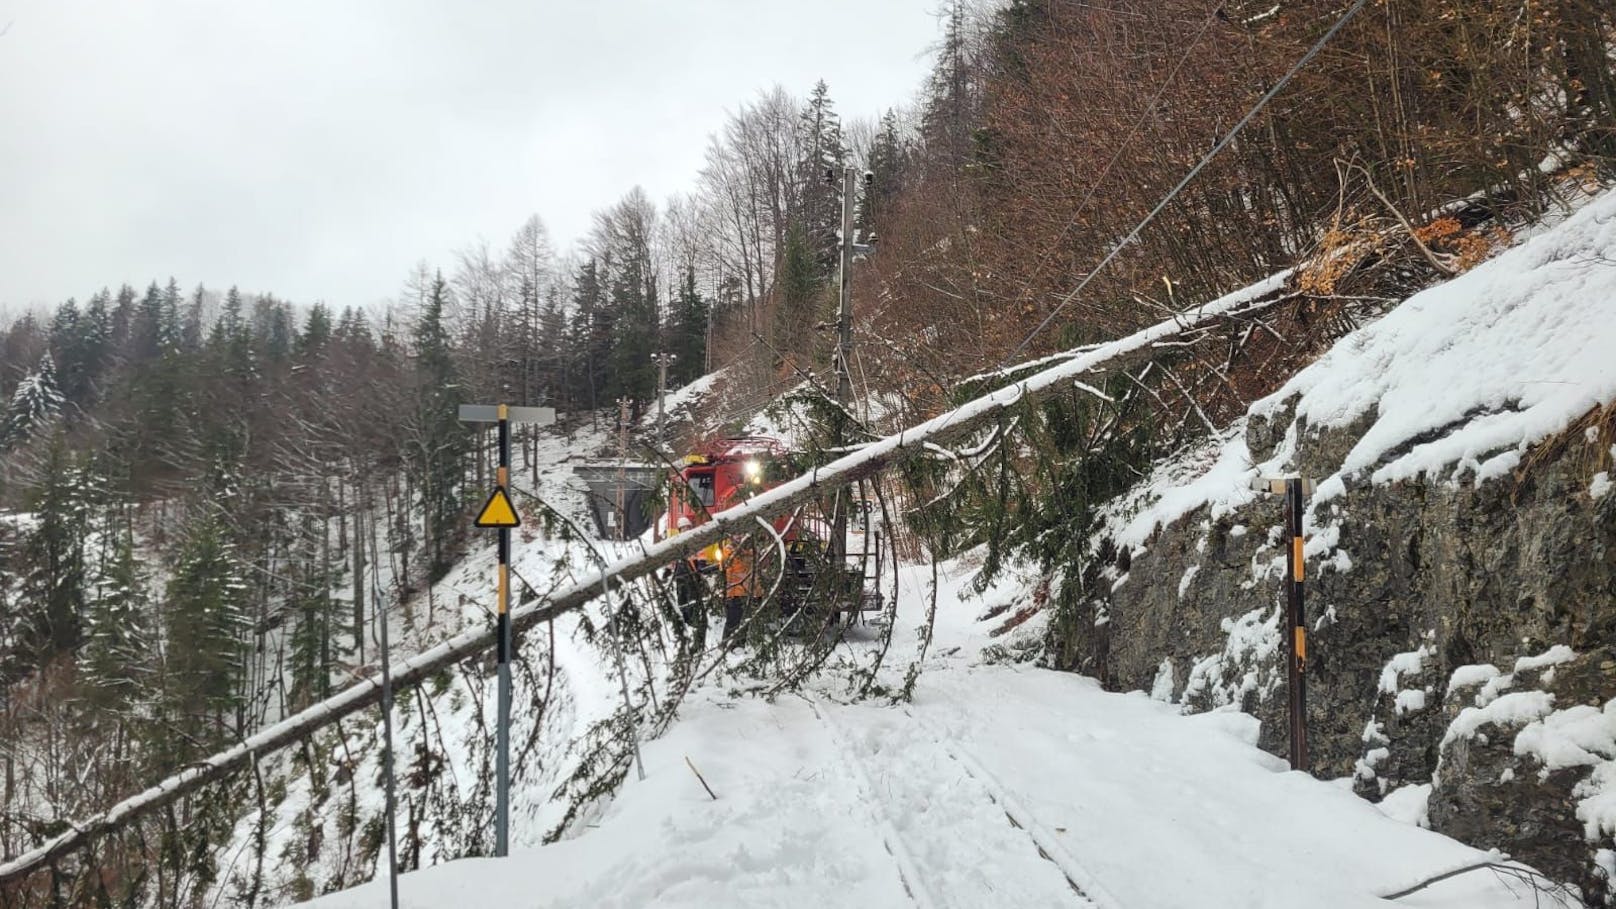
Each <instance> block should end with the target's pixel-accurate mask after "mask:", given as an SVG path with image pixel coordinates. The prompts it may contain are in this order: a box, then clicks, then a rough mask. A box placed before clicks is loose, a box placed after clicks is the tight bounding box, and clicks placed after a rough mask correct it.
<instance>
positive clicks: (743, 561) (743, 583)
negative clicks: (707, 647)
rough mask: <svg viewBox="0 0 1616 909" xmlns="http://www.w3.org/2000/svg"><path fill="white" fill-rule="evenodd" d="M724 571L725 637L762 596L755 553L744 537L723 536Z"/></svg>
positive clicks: (727, 636)
mask: <svg viewBox="0 0 1616 909" xmlns="http://www.w3.org/2000/svg"><path fill="white" fill-rule="evenodd" d="M721 552H722V553H723V571H724V640H726V641H727V640H729V636H730V635H731V634H734V632H735V629H736V628H738V627H740V624H741V618H742V616H744V615H745V614H746V612H747V611H748V610H749V609H751V607H752V606H753V605H754V604H755V603H756V602H757V601H758V598H759V597H760V596H762V594H763V591H762V588H761V586H760V585H759V577H758V572H757V553H756V551H755V550H754V549H753V548H752V544H751V543H750V542H749V541H747V540H735V539H730V540H725V541H724V545H723V548H722V549H721Z"/></svg>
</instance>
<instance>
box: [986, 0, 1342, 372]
mask: <svg viewBox="0 0 1616 909" xmlns="http://www.w3.org/2000/svg"><path fill="white" fill-rule="evenodd" d="M1367 3H1368V0H1356V2H1355V3H1353V4H1352V6H1351V7H1349V8H1348V9H1347V11H1346V12H1345V13H1343V14H1342V15H1341V18H1339V19H1337V20H1336V22H1335V24H1334V25H1332V26H1330V30H1329V31H1327V32H1325V33H1324V34H1323V35H1321V36H1320V37H1319V40H1317V41H1315V42H1314V43H1313V46H1312V47H1310V48H1308V50H1307V53H1305V54H1303V55H1302V57H1301V59H1299V60H1297V61H1296V63H1295V64H1294V65H1293V66H1292V67H1291V68H1290V71H1289V72H1287V73H1285V75H1284V76H1283V77H1282V78H1281V79H1280V80H1279V81H1278V82H1276V83H1274V87H1273V88H1270V89H1269V90H1268V91H1267V93H1266V94H1264V95H1263V96H1262V97H1261V98H1259V99H1257V103H1256V104H1255V105H1253V106H1252V108H1251V110H1248V111H1246V115H1245V116H1243V117H1241V118H1240V120H1239V122H1237V123H1236V124H1235V125H1234V127H1233V128H1232V129H1230V130H1229V131H1228V133H1226V134H1224V136H1223V138H1222V139H1219V140H1218V143H1217V144H1216V145H1214V146H1212V149H1211V150H1210V151H1208V152H1207V153H1206V155H1205V156H1203V157H1202V158H1201V160H1200V161H1198V162H1196V165H1195V166H1194V167H1192V168H1190V172H1189V173H1187V174H1185V175H1184V179H1182V180H1180V181H1178V185H1177V186H1174V187H1173V188H1172V190H1170V191H1169V192H1168V193H1167V195H1166V196H1163V197H1162V200H1161V201H1160V202H1158V203H1156V207H1155V208H1153V209H1151V210H1150V214H1148V215H1145V217H1144V219H1143V220H1141V221H1140V222H1139V223H1138V224H1136V225H1134V228H1133V230H1131V231H1129V232H1128V235H1127V236H1126V237H1124V238H1123V239H1122V241H1121V242H1119V243H1117V244H1116V245H1114V246H1113V247H1112V248H1111V251H1110V252H1109V253H1107V254H1106V256H1105V258H1104V259H1101V260H1100V264H1099V265H1096V266H1095V267H1094V269H1093V270H1092V271H1090V272H1089V273H1088V274H1087V275H1084V276H1083V280H1081V281H1079V282H1078V284H1077V286H1076V287H1074V288H1072V290H1071V291H1070V292H1069V293H1067V294H1066V296H1065V297H1063V298H1061V301H1060V302H1059V303H1058V304H1056V305H1055V308H1054V309H1053V310H1051V311H1050V313H1049V315H1047V316H1045V317H1044V320H1043V321H1042V322H1039V323H1038V327H1037V328H1034V329H1033V330H1032V331H1030V332H1028V333H1027V336H1026V337H1025V338H1022V339H1021V343H1020V344H1017V345H1016V347H1015V349H1014V350H1012V351H1010V353H1009V354H1007V355H1006V356H1005V357H1004V359H1002V360H1000V361H999V365H998V367H997V368H999V369H1002V368H1004V366H1005V365H1006V364H1007V363H1009V362H1010V361H1011V360H1014V359H1015V358H1016V356H1017V355H1018V354H1020V353H1021V352H1022V351H1023V350H1025V349H1026V348H1027V345H1028V344H1031V343H1032V340H1033V339H1034V338H1036V337H1038V335H1039V334H1040V333H1042V332H1043V330H1044V329H1045V328H1048V327H1049V323H1051V322H1053V321H1055V317H1056V316H1058V315H1060V314H1061V312H1062V311H1063V310H1065V309H1066V307H1067V306H1068V305H1070V304H1071V302H1072V301H1073V300H1075V299H1077V297H1078V295H1079V294H1081V293H1082V292H1083V291H1084V289H1085V288H1087V287H1088V286H1089V282H1091V281H1093V280H1094V279H1095V277H1097V276H1098V275H1099V274H1100V272H1103V271H1105V267H1106V266H1107V265H1110V264H1111V262H1112V260H1113V259H1115V258H1116V257H1117V256H1119V255H1121V254H1122V251H1123V250H1124V249H1127V248H1128V245H1129V244H1131V243H1133V242H1134V241H1135V240H1137V239H1139V235H1140V234H1141V233H1142V232H1143V231H1144V229H1145V228H1146V227H1148V226H1149V225H1150V222H1152V221H1154V220H1156V216H1157V215H1159V214H1161V213H1162V212H1163V211H1164V210H1166V208H1167V206H1168V205H1170V204H1172V202H1173V200H1174V199H1176V198H1177V197H1178V194H1179V193H1180V192H1183V190H1184V187H1186V186H1188V185H1190V181H1192V180H1194V179H1195V178H1196V177H1197V176H1198V175H1199V174H1200V173H1201V171H1202V170H1204V169H1206V166H1207V165H1208V164H1211V163H1212V159H1214V158H1216V157H1217V156H1218V153H1220V152H1222V151H1223V150H1224V149H1225V148H1227V147H1228V145H1229V143H1230V142H1233V141H1234V139H1235V137H1236V136H1238V135H1240V131H1241V130H1243V129H1245V128H1246V124H1248V123H1250V122H1251V121H1252V119H1253V118H1255V117H1256V116H1257V114H1258V113H1260V112H1261V111H1262V109H1263V108H1264V107H1267V106H1268V102H1270V101H1272V100H1274V96H1276V95H1278V94H1279V93H1280V92H1281V91H1282V90H1284V88H1285V86H1286V85H1288V84H1289V83H1290V81H1291V79H1292V78H1294V77H1295V76H1296V74H1297V73H1299V72H1301V70H1302V67H1304V66H1306V65H1307V64H1308V63H1309V62H1310V61H1312V59H1313V58H1314V57H1316V56H1318V53H1319V51H1321V50H1323V49H1324V45H1326V44H1328V43H1330V39H1331V38H1334V37H1335V36H1336V33H1338V32H1340V31H1341V29H1343V28H1345V27H1346V24H1347V23H1348V22H1350V21H1352V17H1354V16H1356V15H1358V11H1359V10H1361V9H1363V8H1364V6H1365V4H1367Z"/></svg>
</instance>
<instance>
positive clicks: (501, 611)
mask: <svg viewBox="0 0 1616 909" xmlns="http://www.w3.org/2000/svg"><path fill="white" fill-rule="evenodd" d="M460 419H461V421H463V422H468V423H487V422H492V423H494V424H496V425H497V426H498V429H499V436H498V447H499V468H498V469H497V470H496V471H495V473H494V492H493V494H491V495H490V496H489V497H488V501H487V502H485V503H484V504H483V507H482V510H481V511H479V512H478V513H477V526H478V527H492V528H495V529H497V530H498V531H499V564H498V566H497V567H496V568H495V572H496V573H495V577H494V591H495V592H494V597H495V599H494V604H495V618H494V621H495V622H496V623H497V624H496V626H495V637H494V648H495V655H496V663H497V665H498V671H499V707H498V709H499V718H498V720H497V721H496V723H495V725H494V729H495V733H494V734H495V750H494V854H495V855H497V856H504V855H505V854H506V853H507V852H508V851H509V847H510V820H511V655H512V651H513V649H514V647H513V642H512V640H511V528H513V527H519V526H521V523H522V519H521V517H520V516H518V515H517V513H516V508H515V507H513V506H512V505H511V496H510V492H509V489H510V482H511V423H512V421H516V422H523V423H536V424H539V425H548V424H551V423H554V422H555V410H553V409H552V408H549V407H510V406H508V405H505V404H499V405H495V406H493V407H487V406H479V405H461V407H460Z"/></svg>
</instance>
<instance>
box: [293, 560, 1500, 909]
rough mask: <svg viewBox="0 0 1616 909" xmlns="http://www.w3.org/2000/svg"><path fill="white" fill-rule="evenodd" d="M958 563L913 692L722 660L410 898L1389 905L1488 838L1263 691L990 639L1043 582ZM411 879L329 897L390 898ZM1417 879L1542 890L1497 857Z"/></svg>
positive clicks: (417, 902) (922, 575)
mask: <svg viewBox="0 0 1616 909" xmlns="http://www.w3.org/2000/svg"><path fill="white" fill-rule="evenodd" d="M945 568H946V569H947V570H945V572H944V575H943V582H942V584H941V585H940V586H941V589H940V590H939V596H938V611H939V618H938V629H937V635H936V640H935V641H934V645H933V652H934V653H935V654H938V655H937V656H934V657H932V658H930V660H929V662H928V665H927V671H926V673H925V674H924V675H923V676H922V677H921V680H920V683H919V686H918V688H917V691H916V695H915V698H914V701H913V703H912V704H908V705H898V706H886V705H880V706H877V705H872V704H852V705H850V704H845V703H840V702H839V701H838V700H837V697H838V695H839V693H840V692H841V691H842V690H844V689H843V687H842V682H843V681H845V680H844V679H843V678H841V677H840V676H839V675H838V673H837V672H836V671H834V670H833V671H831V672H830V673H829V674H828V675H827V676H826V677H824V678H822V679H821V680H820V681H819V682H818V683H817V684H816V686H815V690H814V691H812V692H807V693H804V694H803V695H800V696H789V695H788V696H782V697H780V698H779V699H778V700H777V701H776V702H775V703H772V704H771V703H768V702H766V701H763V700H760V699H756V698H750V697H740V698H733V697H731V696H729V694H728V693H727V692H726V690H725V686H724V685H723V684H718V685H709V686H706V687H704V688H701V689H699V690H698V692H697V693H696V694H695V695H694V696H693V697H692V699H691V700H690V702H689V703H688V704H687V706H686V707H685V709H684V710H683V711H682V714H681V719H680V720H679V721H678V722H677V723H675V724H674V725H673V726H672V727H671V729H670V730H669V731H668V732H667V734H665V735H664V736H663V737H661V738H660V739H658V740H655V741H652V742H648V743H646V746H645V769H646V779H645V780H644V781H637V780H635V779H634V778H633V777H632V776H630V778H629V779H628V781H627V782H625V783H624V785H623V787H622V789H621V790H620V792H619V793H618V795H617V796H616V798H615V799H614V800H613V801H612V802H611V804H610V805H609V806H607V807H606V808H605V809H604V810H603V811H602V812H601V814H600V816H599V817H598V819H597V821H596V823H594V824H592V825H590V826H589V827H587V828H585V829H583V830H582V831H579V832H578V833H577V834H576V835H575V836H573V837H571V838H569V839H566V840H563V841H561V842H558V843H555V844H552V845H549V846H544V847H539V848H529V849H521V850H517V851H516V852H515V853H514V854H513V855H512V856H511V857H510V858H508V859H503V860H501V859H467V860H462V861H458V862H451V863H448V864H446V865H442V866H439V867H436V868H429V869H425V870H423V871H420V872H416V873H412V874H407V875H405V876H404V877H403V878H402V879H401V883H400V886H401V893H402V905H404V906H407V907H422V909H425V907H440V906H447V905H457V904H461V903H465V902H468V901H475V902H479V903H481V902H488V903H490V904H494V905H501V906H507V907H511V909H519V907H539V906H579V905H596V906H625V907H629V906H649V905H661V906H815V905H819V906H826V905H863V906H1101V907H1110V906H1126V907H1146V906H1156V907H1182V906H1191V905H1194V906H1228V907H1254V906H1296V905H1320V906H1325V905H1327V906H1357V905H1363V906H1370V905H1386V904H1385V903H1384V902H1382V901H1381V900H1380V899H1378V896H1379V895H1381V894H1385V893H1390V892H1395V891H1397V890H1399V889H1402V888H1404V887H1406V886H1408V885H1410V884H1411V883H1413V882H1415V881H1417V880H1419V879H1421V878H1424V877H1426V876H1428V875H1431V874H1434V873H1437V872H1440V871H1442V870H1444V869H1448V868H1453V867H1457V866H1459V865H1463V864H1466V863H1469V862H1473V861H1477V860H1480V859H1484V858H1485V857H1486V856H1485V854H1483V853H1479V852H1477V851H1476V850H1473V849H1470V848H1468V847H1465V846H1463V845H1461V844H1459V843H1456V842H1454V841H1452V840H1449V839H1447V838H1445V837H1442V836H1439V835H1437V834H1434V833H1431V832H1429V831H1425V830H1421V829H1419V828H1417V827H1413V826H1409V825H1406V824H1402V823H1399V822H1397V821H1394V820H1392V819H1390V818H1388V817H1386V816H1385V815H1383V814H1382V813H1381V812H1379V811H1377V810H1376V809H1375V808H1374V807H1373V806H1371V805H1369V804H1368V803H1366V802H1363V801H1361V800H1360V799H1358V798H1357V797H1355V796H1353V795H1352V794H1350V793H1349V792H1346V791H1343V790H1342V789H1341V788H1339V787H1337V786H1333V785H1330V784H1327V783H1321V782H1318V781H1316V780H1314V779H1312V778H1310V777H1308V776H1306V775H1304V774H1299V773H1291V772H1288V771H1286V770H1285V769H1284V767H1283V764H1282V763H1281V762H1279V761H1277V760H1276V759H1275V758H1273V757H1271V756H1269V755H1267V754H1265V753H1264V752H1261V751H1259V750H1258V749H1257V748H1256V747H1255V746H1254V744H1253V743H1254V742H1255V739H1256V721H1255V720H1254V719H1252V718H1251V717H1249V716H1245V715H1242V714H1237V713H1214V714H1209V715H1203V716H1197V717H1184V716H1179V715H1178V714H1177V712H1176V711H1175V710H1174V709H1172V708H1171V707H1168V706H1166V705H1163V704H1160V703H1158V702H1156V701H1153V700H1151V699H1149V698H1147V697H1145V696H1144V695H1142V694H1140V693H1134V694H1129V695H1119V694H1110V693H1106V692H1103V691H1101V690H1100V688H1099V686H1098V685H1097V684H1096V683H1094V682H1093V681H1092V680H1089V679H1085V678H1082V677H1079V676H1075V675H1070V674H1065V673H1056V672H1049V671H1045V670H1038V669H1032V668H1027V667H1018V666H1004V665H989V664H983V663H981V662H980V661H979V660H978V659H977V657H976V654H977V653H978V652H979V650H980V648H982V647H983V646H984V645H985V644H987V643H988V641H989V638H988V637H987V636H986V634H985V633H984V631H983V629H984V627H985V626H983V625H981V624H980V623H978V621H977V620H976V617H977V616H978V615H980V614H981V613H982V612H983V611H984V610H985V609H986V608H988V607H989V606H991V605H995V604H996V603H998V602H1001V601H1004V600H1008V599H1019V598H1022V597H1024V596H1025V595H1026V590H1025V587H1024V586H1017V585H1015V584H1014V583H1008V584H1006V585H1003V586H1001V587H999V588H997V589H995V590H991V591H989V593H988V594H987V595H985V596H986V597H987V599H984V598H979V597H973V596H968V595H965V594H963V593H962V592H961V591H962V590H963V588H964V587H965V582H966V581H967V580H968V579H969V576H970V572H969V571H968V570H965V569H961V568H960V567H959V566H957V565H950V566H945ZM903 582H904V584H903V588H904V590H905V592H904V594H903V596H902V599H901V608H900V613H899V625H900V632H904V631H906V630H907V629H908V628H910V627H912V626H914V625H915V624H917V623H918V622H919V621H920V620H921V618H922V616H923V613H924V610H925V607H926V600H927V594H928V588H927V585H928V583H929V572H921V571H908V570H906V571H905V575H904V578H903ZM1017 633H1035V632H1033V631H1031V630H1023V631H1020V632H1017ZM874 637H875V635H874V634H864V635H862V636H861V637H860V640H862V641H863V642H864V643H862V644H861V643H859V642H858V641H857V640H855V642H854V643H852V644H850V646H852V647H854V648H857V647H860V646H873V640H872V639H873V638H874ZM912 643H913V640H912V636H910V635H907V634H900V636H899V640H897V641H895V642H894V647H900V646H909V645H912ZM695 771H699V772H700V774H701V779H698V777H697V775H696V772H695ZM702 779H705V783H706V785H707V786H710V787H711V789H712V792H713V795H712V796H709V794H708V792H707V791H706V789H705V788H704V786H703V782H702ZM524 823H525V822H524V821H522V820H521V818H520V817H518V821H517V826H518V828H519V829H518V834H519V835H518V839H519V840H528V839H530V838H529V837H526V836H522V835H520V834H521V832H522V831H521V830H520V828H521V827H522V826H523V825H524ZM386 886H387V884H386V881H385V880H378V881H375V882H372V883H371V884H368V885H366V886H364V887H361V888H358V889H356V890H353V891H348V892H344V893H338V894H333V895H330V896H327V897H325V898H323V899H320V900H316V901H314V902H313V903H311V904H309V906H310V909H347V907H355V909H358V907H367V909H368V907H371V906H376V905H384V904H385V901H386ZM1517 889H1520V888H1518V887H1517ZM1517 895H1518V896H1519V897H1520V898H1521V899H1523V900H1525V901H1524V902H1517ZM1398 904H1399V905H1409V906H1452V907H1460V906H1464V907H1487V906H1500V907H1502V906H1526V905H1531V904H1532V902H1531V896H1530V895H1529V894H1527V893H1526V892H1525V891H1524V890H1523V891H1521V892H1520V893H1519V894H1517V893H1515V892H1512V891H1511V890H1510V889H1509V888H1508V887H1506V886H1505V885H1504V883H1503V882H1501V881H1500V880H1499V879H1497V878H1495V877H1493V876H1492V875H1491V874H1480V875H1466V876H1463V877H1460V878H1456V879H1454V880H1452V881H1448V882H1444V883H1442V884H1440V885H1437V886H1436V887H1433V888H1431V889H1428V890H1423V891H1421V892H1419V893H1418V894H1415V895H1413V896H1410V897H1407V898H1405V899H1402V900H1399V901H1398Z"/></svg>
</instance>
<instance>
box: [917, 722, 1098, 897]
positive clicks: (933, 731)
mask: <svg viewBox="0 0 1616 909" xmlns="http://www.w3.org/2000/svg"><path fill="white" fill-rule="evenodd" d="M903 712H904V715H905V716H907V717H909V718H910V719H911V720H913V721H914V722H915V723H917V724H918V725H919V726H920V728H922V729H924V730H925V731H926V734H927V735H929V736H931V738H932V740H933V741H935V742H936V743H937V744H938V746H940V747H941V748H942V749H943V753H944V754H946V755H948V756H949V758H950V759H952V760H953V761H954V762H955V763H957V764H959V765H960V767H961V768H962V769H963V770H964V771H965V775H966V776H969V777H970V778H971V779H973V780H975V781H976V783H977V785H979V786H981V787H982V789H983V791H984V792H986V793H987V797H988V799H989V800H990V801H992V802H993V803H994V804H995V805H996V806H998V808H999V810H1000V811H1003V812H1004V816H1005V819H1006V820H1008V821H1009V822H1010V826H1012V827H1014V828H1016V829H1017V830H1020V831H1021V832H1022V833H1024V834H1026V835H1027V838H1028V839H1030V840H1032V843H1033V845H1034V846H1035V847H1037V849H1038V854H1039V855H1040V856H1042V857H1043V858H1044V860H1045V861H1048V862H1049V863H1050V864H1052V865H1054V866H1055V867H1056V868H1057V869H1059V870H1060V873H1061V875H1062V876H1064V877H1065V878H1066V883H1067V884H1069V885H1070V886H1071V888H1072V891H1073V892H1074V893H1076V894H1077V895H1078V896H1079V897H1080V898H1082V899H1083V900H1084V902H1085V903H1087V904H1088V905H1091V906H1094V907H1096V909H1122V903H1121V902H1119V901H1118V900H1117V898H1116V897H1115V896H1113V895H1112V894H1111V892H1110V891H1108V890H1106V889H1105V885H1104V884H1101V883H1100V880H1099V878H1096V877H1095V876H1094V875H1093V873H1091V872H1090V871H1089V870H1088V869H1087V868H1085V867H1083V863H1082V862H1079V861H1078V860H1077V857H1076V856H1074V855H1072V853H1071V850H1069V849H1067V848H1066V845H1065V844H1064V843H1062V842H1061V841H1060V839H1059V838H1058V837H1057V836H1056V835H1055V834H1054V832H1053V831H1051V830H1050V829H1049V828H1048V827H1046V826H1044V824H1043V822H1042V821H1039V820H1038V818H1037V817H1036V816H1035V815H1034V814H1033V813H1032V812H1031V811H1029V810H1028V809H1027V807H1026V806H1025V805H1023V804H1022V803H1021V800H1020V799H1018V798H1016V796H1015V795H1014V794H1013V793H1011V792H1010V790H1009V789H1008V788H1007V787H1006V786H1005V785H1004V784H1003V783H1001V782H999V778H998V777H996V776H994V775H993V774H992V773H991V772H990V771H989V770H988V769H987V768H986V767H984V766H982V762H981V761H979V760H977V759H976V757H975V756H973V755H972V754H971V753H970V752H969V751H967V750H965V748H964V747H962V746H960V745H957V744H954V743H951V742H950V741H949V740H948V736H945V735H943V734H941V730H939V729H938V728H937V727H935V726H933V725H932V724H931V723H930V722H928V721H925V720H922V719H920V718H919V717H917V716H915V715H914V714H913V713H912V712H910V710H909V709H908V708H904V711H903Z"/></svg>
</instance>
